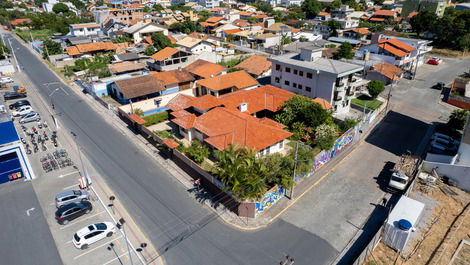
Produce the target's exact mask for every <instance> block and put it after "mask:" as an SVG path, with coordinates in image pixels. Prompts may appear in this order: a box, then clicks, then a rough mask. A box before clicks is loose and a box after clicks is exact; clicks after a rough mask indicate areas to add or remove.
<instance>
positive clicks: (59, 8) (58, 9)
mask: <svg viewBox="0 0 470 265" xmlns="http://www.w3.org/2000/svg"><path fill="white" fill-rule="evenodd" d="M52 11H54V13H56V14H60V13H62V14H64V13H67V12H69V7H68V6H67V5H66V4H64V3H57V4H55V5H54V6H53V7H52Z"/></svg>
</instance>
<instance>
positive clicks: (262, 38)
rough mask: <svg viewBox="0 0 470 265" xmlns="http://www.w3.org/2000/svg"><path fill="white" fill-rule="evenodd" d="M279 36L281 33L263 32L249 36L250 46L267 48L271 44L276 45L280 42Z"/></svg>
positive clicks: (271, 45)
mask: <svg viewBox="0 0 470 265" xmlns="http://www.w3.org/2000/svg"><path fill="white" fill-rule="evenodd" d="M281 38H282V36H281V35H277V34H274V33H264V34H259V35H255V36H253V37H252V38H251V42H252V43H253V46H252V48H260V47H262V48H269V47H273V46H278V45H279V44H280V43H281ZM249 40H250V39H249Z"/></svg>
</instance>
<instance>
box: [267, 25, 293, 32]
mask: <svg viewBox="0 0 470 265" xmlns="http://www.w3.org/2000/svg"><path fill="white" fill-rule="evenodd" d="M267 30H270V31H282V30H285V31H289V30H292V27H291V26H287V25H286V24H284V23H274V24H272V25H271V26H269V27H268V28H267Z"/></svg>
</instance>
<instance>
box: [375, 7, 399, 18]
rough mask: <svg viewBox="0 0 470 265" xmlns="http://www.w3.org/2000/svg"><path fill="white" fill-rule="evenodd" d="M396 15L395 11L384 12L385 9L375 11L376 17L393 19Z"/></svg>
mask: <svg viewBox="0 0 470 265" xmlns="http://www.w3.org/2000/svg"><path fill="white" fill-rule="evenodd" d="M395 14H396V12H395V11H393V10H383V9H380V10H377V11H375V13H374V16H387V17H393V16H395Z"/></svg>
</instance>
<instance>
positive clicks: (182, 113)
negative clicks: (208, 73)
mask: <svg viewBox="0 0 470 265" xmlns="http://www.w3.org/2000/svg"><path fill="white" fill-rule="evenodd" d="M191 100H192V99H191ZM189 114H191V113H189V112H188V111H186V110H184V109H182V110H178V111H173V112H171V115H173V117H175V118H181V117H184V116H186V115H189Z"/></svg>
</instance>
